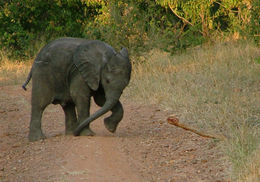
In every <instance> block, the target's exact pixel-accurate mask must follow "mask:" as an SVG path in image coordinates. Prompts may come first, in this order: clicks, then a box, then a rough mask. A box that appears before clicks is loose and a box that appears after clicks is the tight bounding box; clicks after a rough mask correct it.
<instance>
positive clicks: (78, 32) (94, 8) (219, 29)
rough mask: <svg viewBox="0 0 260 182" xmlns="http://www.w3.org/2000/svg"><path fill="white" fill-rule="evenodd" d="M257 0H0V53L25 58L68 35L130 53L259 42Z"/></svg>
mask: <svg viewBox="0 0 260 182" xmlns="http://www.w3.org/2000/svg"><path fill="white" fill-rule="evenodd" d="M259 7H260V6H259V1H258V0H232V1H230V0H213V1H208V0H185V1H181V0H155V1H154V0H126V1H122V0H111V1H105V0H46V1H40V0H33V1H32V0H5V1H0V25H1V26H0V42H1V44H0V49H2V50H4V51H6V52H7V53H8V54H9V55H10V56H12V57H16V58H28V57H32V56H34V55H35V53H36V52H37V50H38V49H39V47H38V45H42V44H41V43H40V44H39V43H38V42H41V41H43V40H44V43H45V42H46V41H49V40H51V39H55V38H57V37H62V36H72V37H85V38H88V39H100V40H103V41H106V42H108V43H109V44H111V45H112V46H114V47H115V48H116V49H119V48H121V47H122V46H125V47H128V48H129V49H130V51H131V53H132V54H133V53H134V54H138V53H142V52H144V51H147V50H149V49H151V48H154V47H158V48H161V49H163V50H165V51H169V52H171V53H173V52H175V51H177V50H180V49H185V48H187V47H192V46H196V45H199V44H201V43H203V42H205V41H208V40H212V39H213V40H214V39H216V37H220V36H223V35H228V36H229V35H232V34H236V35H238V37H239V38H240V37H250V38H253V39H254V40H255V41H259V19H260V18H259V12H260V11H259Z"/></svg>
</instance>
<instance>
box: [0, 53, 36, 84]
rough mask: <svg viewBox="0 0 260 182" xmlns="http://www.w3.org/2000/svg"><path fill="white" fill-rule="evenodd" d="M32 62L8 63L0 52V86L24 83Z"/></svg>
mask: <svg viewBox="0 0 260 182" xmlns="http://www.w3.org/2000/svg"><path fill="white" fill-rule="evenodd" d="M31 64H32V61H26V62H20V61H18V60H17V61H10V60H8V58H7V56H6V55H5V54H4V53H3V52H1V51H0V86H6V85H16V84H21V83H23V82H24V81H25V79H26V77H27V75H28V73H29V71H30V69H31Z"/></svg>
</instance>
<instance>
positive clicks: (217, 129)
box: [125, 42, 260, 181]
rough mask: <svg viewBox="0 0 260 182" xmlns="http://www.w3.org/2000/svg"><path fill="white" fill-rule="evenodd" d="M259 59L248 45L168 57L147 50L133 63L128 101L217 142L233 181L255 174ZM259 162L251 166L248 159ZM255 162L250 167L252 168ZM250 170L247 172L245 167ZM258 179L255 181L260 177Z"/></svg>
mask: <svg viewBox="0 0 260 182" xmlns="http://www.w3.org/2000/svg"><path fill="white" fill-rule="evenodd" d="M259 57H260V49H259V47H257V46H255V45H252V44H250V43H237V42H233V43H222V44H217V45H214V46H211V47H200V48H196V49H192V50H188V51H187V52H186V53H184V54H180V55H174V56H170V55H168V54H166V53H163V52H161V51H152V52H151V53H150V54H148V55H145V56H144V57H143V61H139V62H138V61H135V62H134V65H133V75H132V81H131V84H130V86H129V87H128V88H127V91H126V93H125V94H126V95H127V98H132V99H134V100H137V101H140V102H143V103H146V104H151V103H152V104H157V105H159V106H160V107H161V108H164V109H167V110H170V111H172V112H173V114H175V115H177V116H178V117H179V119H180V121H181V122H184V123H186V124H188V125H192V126H193V127H197V128H199V129H200V130H204V131H207V132H209V133H213V134H215V135H222V136H225V137H226V138H227V140H226V141H225V142H220V145H223V144H225V145H224V146H225V147H223V148H224V152H225V153H226V156H227V157H228V159H229V161H231V163H232V171H233V173H232V176H233V178H234V179H237V180H240V179H242V178H243V179H245V180H247V181H250V180H251V181H252V180H254V179H255V180H256V179H257V178H254V179H253V176H258V177H259V175H260V173H259V169H257V167H256V166H259V163H260V162H259V158H260V151H259V149H260V146H259V142H260V63H259V62H258V59H259ZM253 155H254V156H255V158H256V159H258V161H252V159H251V158H252V156H253ZM252 162H254V164H253V163H252ZM244 166H251V167H244ZM259 179H260V178H259Z"/></svg>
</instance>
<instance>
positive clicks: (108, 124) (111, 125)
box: [104, 118, 119, 133]
mask: <svg viewBox="0 0 260 182" xmlns="http://www.w3.org/2000/svg"><path fill="white" fill-rule="evenodd" d="M118 123H119V122H115V121H113V120H112V119H111V118H105V119H104V124H105V127H106V129H107V130H108V131H110V132H111V133H115V131H116V128H117V125H118Z"/></svg>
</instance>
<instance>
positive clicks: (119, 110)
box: [104, 101, 124, 133]
mask: <svg viewBox="0 0 260 182" xmlns="http://www.w3.org/2000/svg"><path fill="white" fill-rule="evenodd" d="M111 111H112V114H111V116H109V117H107V118H105V119H104V124H105V127H106V128H107V130H108V131H110V132H112V133H114V132H115V131H116V128H117V126H118V124H119V122H120V121H121V120H122V118H123V115H124V109H123V106H122V104H121V103H120V101H118V102H117V104H116V105H115V106H114V107H113V108H112V109H111Z"/></svg>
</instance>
